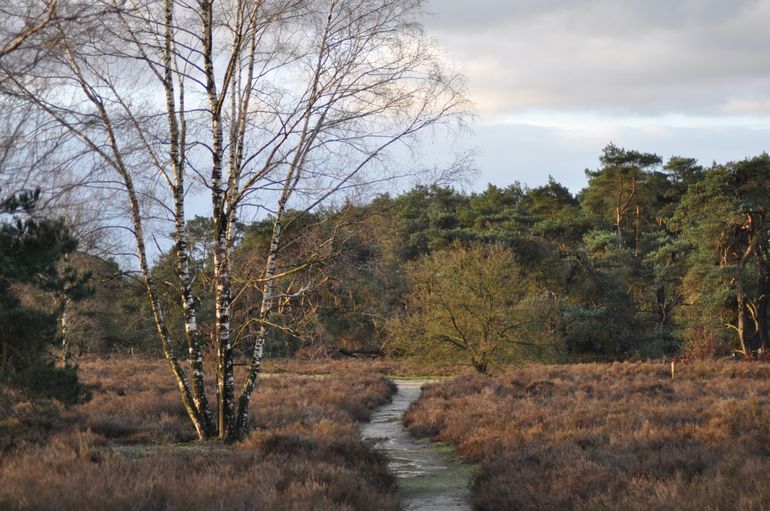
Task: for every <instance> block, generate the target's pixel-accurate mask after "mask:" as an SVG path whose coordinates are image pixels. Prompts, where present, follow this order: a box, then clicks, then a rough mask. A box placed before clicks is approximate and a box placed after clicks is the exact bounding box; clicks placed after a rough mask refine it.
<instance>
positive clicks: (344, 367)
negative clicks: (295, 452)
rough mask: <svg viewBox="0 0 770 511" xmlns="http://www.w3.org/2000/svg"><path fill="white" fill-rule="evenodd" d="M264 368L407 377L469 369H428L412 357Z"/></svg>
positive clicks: (291, 361)
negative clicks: (375, 373) (362, 372)
mask: <svg viewBox="0 0 770 511" xmlns="http://www.w3.org/2000/svg"><path fill="white" fill-rule="evenodd" d="M263 367H264V370H265V371H266V372H269V373H290V374H331V373H338V372H345V371H353V372H356V371H361V370H362V368H365V369H366V370H367V371H371V372H377V373H382V374H388V375H392V376H404V377H425V376H454V375H457V374H462V373H464V372H467V371H468V370H469V369H468V366H467V365H466V366H463V365H459V364H441V365H440V367H433V366H431V367H429V368H427V367H426V366H425V364H424V363H423V362H421V361H419V360H416V359H411V358H399V359H393V358H373V359H367V358H343V359H332V358H310V359H303V358H276V359H268V360H266V361H265V363H264V366H263Z"/></svg>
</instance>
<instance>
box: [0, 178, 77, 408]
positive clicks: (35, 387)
mask: <svg viewBox="0 0 770 511" xmlns="http://www.w3.org/2000/svg"><path fill="white" fill-rule="evenodd" d="M39 195H40V193H39V191H38V192H27V193H20V194H18V195H12V196H10V197H8V198H6V199H4V200H2V201H0V379H2V380H7V381H11V382H12V383H14V384H20V385H22V386H24V387H27V388H28V389H29V390H32V391H34V392H36V393H39V394H45V395H50V396H52V397H56V398H59V399H61V400H63V401H74V400H75V399H77V396H78V393H79V386H78V383H77V374H76V370H75V368H72V367H66V368H63V369H62V368H55V367H53V365H52V364H50V363H49V362H50V360H48V358H47V356H46V352H47V348H48V346H49V345H50V344H51V343H52V341H54V339H55V338H56V317H55V315H51V314H48V313H46V312H45V311H43V310H40V309H38V308H33V307H29V306H26V305H25V304H23V303H22V301H21V300H20V299H19V296H18V290H19V288H20V287H22V286H32V287H34V288H37V289H40V290H44V291H50V290H51V289H52V286H53V285H54V284H55V283H63V282H66V281H67V280H68V279H69V277H70V276H72V275H73V273H72V272H69V273H68V274H64V275H62V274H61V273H60V271H59V262H60V261H61V259H62V258H63V257H65V256H66V255H67V254H69V253H71V252H73V251H74V250H75V249H76V248H77V240H76V239H75V238H73V237H72V236H71V234H70V233H69V231H68V230H67V228H66V226H65V225H64V223H63V222H62V221H60V220H59V221H52V220H46V219H36V218H34V217H33V216H32V212H33V210H34V208H35V203H36V201H37V199H38V197H39ZM78 280H79V282H81V283H82V284H83V285H85V279H84V277H80V278H79V279H78ZM61 288H62V289H64V287H63V285H62V286H61ZM73 298H76V297H73Z"/></svg>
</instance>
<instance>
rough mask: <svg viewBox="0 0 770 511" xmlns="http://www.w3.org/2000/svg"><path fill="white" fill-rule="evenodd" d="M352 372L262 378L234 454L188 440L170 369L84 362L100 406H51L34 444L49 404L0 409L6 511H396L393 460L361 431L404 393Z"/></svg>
mask: <svg viewBox="0 0 770 511" xmlns="http://www.w3.org/2000/svg"><path fill="white" fill-rule="evenodd" d="M344 368H345V372H344V374H343V373H339V372H338V373H331V374H328V375H327V376H325V377H323V378H316V377H312V376H300V375H282V376H275V377H266V378H263V379H261V380H260V382H259V387H258V389H257V391H256V392H255V394H254V398H253V402H254V406H253V408H252V412H251V413H252V417H251V423H252V425H253V430H252V432H251V434H250V435H249V437H248V438H247V439H246V440H245V441H244V442H242V443H240V444H235V445H226V444H221V443H214V442H211V443H206V442H190V441H191V440H193V439H195V431H194V430H193V428H192V426H191V424H190V421H189V420H188V418H187V416H186V414H185V411H184V409H183V408H182V405H181V403H180V400H179V396H178V391H177V389H176V388H175V382H174V380H173V377H172V376H171V375H170V373H169V371H168V368H167V366H166V365H165V363H164V362H162V361H153V360H146V359H124V358H119V359H115V358H113V359H110V360H106V361H105V360H91V361H86V362H84V363H82V364H81V365H80V377H81V381H82V382H83V384H84V387H85V389H86V391H87V392H90V393H91V398H90V399H89V400H88V401H87V402H85V403H83V404H81V405H77V406H74V407H71V408H69V409H62V408H61V407H56V408H55V409H52V410H51V411H50V413H49V414H48V416H49V419H48V420H47V422H45V423H44V424H42V425H38V427H37V428H36V429H35V435H34V442H32V441H30V436H29V435H27V436H25V435H24V429H25V428H27V427H30V426H31V424H30V422H29V421H30V420H31V419H25V417H27V416H25V415H24V411H25V408H27V407H40V406H41V405H40V404H39V403H37V402H33V401H31V402H26V403H19V402H18V400H17V401H16V403H15V405H14V406H13V407H12V408H5V409H3V410H2V412H3V415H2V416H0V421H1V423H2V426H3V436H4V437H5V454H4V457H3V459H2V461H0V480H1V481H2V485H0V509H41V510H42V509H46V510H49V509H52V510H55V509H61V510H65V509H79V510H89V509H94V510H96V509H113V510H122V509H150V510H152V509H157V510H160V509H191V510H195V509H200V510H204V509H205V510H216V509H227V510H235V509H271V510H292V509H294V510H305V509H314V510H332V509H334V510H338V509H349V510H355V509H365V510H371V509H378V510H379V509H385V510H388V509H398V508H399V502H398V498H397V496H396V493H395V491H396V485H395V482H394V479H393V478H392V476H391V475H390V474H389V473H388V472H387V467H386V463H385V460H384V458H383V457H382V456H381V455H379V454H377V453H376V452H374V451H373V450H372V449H371V448H370V447H369V446H368V445H367V444H366V443H364V442H363V441H362V440H361V439H360V438H359V435H358V428H357V422H358V421H360V420H365V419H366V418H367V417H368V415H369V412H370V410H371V409H372V408H374V407H376V406H378V405H380V404H383V403H385V402H387V401H388V400H389V399H390V396H391V394H392V393H393V392H394V390H395V387H394V386H393V384H392V383H390V382H389V381H388V380H386V379H385V378H384V377H382V376H381V375H380V374H377V373H372V372H364V371H363V370H362V369H363V368H362V366H360V365H359V366H358V367H357V368H356V367H353V366H352V365H346V366H344ZM27 415H29V416H39V415H40V414H39V413H37V414H31V413H30V414H27ZM24 420H27V422H26V423H25V422H24ZM43 431H44V432H45V434H43ZM9 439H15V443H14V442H12V441H11V440H9Z"/></svg>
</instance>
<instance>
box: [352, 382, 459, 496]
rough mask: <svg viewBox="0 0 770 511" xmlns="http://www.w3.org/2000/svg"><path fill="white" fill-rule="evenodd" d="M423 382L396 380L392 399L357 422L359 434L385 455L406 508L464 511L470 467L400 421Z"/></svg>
mask: <svg viewBox="0 0 770 511" xmlns="http://www.w3.org/2000/svg"><path fill="white" fill-rule="evenodd" d="M427 381H428V380H402V381H397V382H396V384H397V385H398V393H397V394H395V395H394V396H393V402H392V403H390V404H387V405H384V406H382V407H380V408H378V409H377V410H375V411H374V413H373V414H372V416H371V421H370V422H368V423H362V424H361V436H362V437H363V438H365V439H370V440H373V441H375V442H376V443H375V446H376V448H377V449H379V450H381V451H383V452H384V453H385V454H386V455H387V456H388V458H389V460H390V463H389V466H390V469H391V470H392V471H393V473H394V474H395V475H396V476H397V477H398V484H399V486H400V488H401V495H402V498H403V499H404V504H405V507H406V509H408V510H410V511H468V510H470V505H469V504H468V497H469V494H470V491H469V489H468V484H469V482H470V477H471V468H470V467H469V466H467V465H463V464H461V463H458V462H457V461H454V460H453V459H452V458H451V456H450V454H449V453H447V452H443V451H440V450H438V449H436V447H435V446H434V445H432V444H430V443H428V442H426V441H419V440H416V439H414V438H413V437H412V436H411V435H410V434H409V432H408V431H407V430H406V429H405V428H404V427H403V426H402V424H401V419H402V417H403V416H404V412H405V411H406V409H407V408H408V407H409V405H410V404H411V403H412V402H413V401H415V400H416V399H417V398H418V397H420V387H421V386H422V385H423V384H424V383H426V382H427Z"/></svg>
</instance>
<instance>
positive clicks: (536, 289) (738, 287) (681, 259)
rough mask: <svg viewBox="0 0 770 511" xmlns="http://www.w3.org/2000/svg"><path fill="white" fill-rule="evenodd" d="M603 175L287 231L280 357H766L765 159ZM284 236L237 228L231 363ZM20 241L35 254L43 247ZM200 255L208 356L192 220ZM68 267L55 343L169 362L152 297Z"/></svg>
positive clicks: (105, 274)
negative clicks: (261, 278) (264, 262)
mask: <svg viewBox="0 0 770 511" xmlns="http://www.w3.org/2000/svg"><path fill="white" fill-rule="evenodd" d="M599 160H600V162H601V166H600V167H599V168H597V169H596V170H589V171H586V174H587V177H588V185H587V186H586V187H585V188H584V189H583V190H580V191H579V192H578V193H577V194H572V193H571V192H570V191H569V190H568V189H567V188H565V187H564V186H562V185H560V184H559V183H557V182H555V181H554V180H553V179H551V180H550V181H549V182H548V184H547V185H544V186H540V187H534V188H530V187H527V186H526V185H523V184H520V183H513V184H511V185H509V186H507V187H505V188H501V187H497V186H494V185H489V186H488V187H487V189H486V190H484V191H483V192H473V193H463V192H460V191H457V190H455V189H454V188H451V187H441V186H432V187H416V188H413V189H411V190H409V191H407V192H405V193H402V194H399V195H394V196H391V195H389V194H381V195H378V196H376V197H375V198H374V199H373V200H371V201H369V202H366V203H353V202H346V203H343V204H341V205H339V206H336V207H329V208H326V209H324V210H321V211H317V212H313V213H302V212H299V211H287V213H286V218H287V219H288V220H287V227H286V230H285V239H286V242H285V243H286V246H287V247H289V248H288V249H287V250H286V251H285V253H284V259H283V261H282V263H281V266H280V267H279V269H278V272H279V273H285V274H286V275H285V276H284V277H283V278H281V279H280V280H277V283H278V284H277V286H278V287H280V296H281V299H280V304H279V305H278V306H277V307H276V310H275V311H274V312H273V313H272V316H271V319H270V322H271V325H272V326H274V331H273V333H272V335H271V336H270V338H269V340H268V342H267V344H266V346H265V352H266V355H267V356H268V357H286V356H298V355H299V356H307V357H312V356H315V355H321V356H331V355H335V356H342V357H344V356H352V355H371V356H378V355H385V354H387V355H389V356H393V357H417V358H421V359H422V360H421V363H427V364H435V365H441V364H445V363H450V364H455V365H468V366H472V367H473V368H475V369H477V370H479V371H481V372H489V371H492V370H493V368H495V367H498V368H499V367H503V366H507V365H510V364H521V363H523V362H525V361H542V362H580V361H613V360H646V359H655V358H661V357H672V356H683V357H687V358H711V357H719V356H729V355H731V354H732V355H734V356H742V357H754V356H757V355H758V354H760V353H761V351H762V350H763V349H764V348H765V347H766V344H767V336H768V331H767V329H768V326H767V299H766V296H767V286H768V285H770V282H769V281H768V264H770V261H769V260H768V254H767V239H766V236H764V234H765V233H766V232H767V229H768V225H767V222H768V220H767V217H768V208H770V187H769V184H770V183H769V182H768V179H769V178H770V157H768V156H767V155H766V154H763V155H759V156H756V157H752V158H747V159H746V160H743V161H738V162H730V163H726V164H714V165H712V166H711V167H708V168H704V167H702V166H700V165H698V163H697V161H695V160H694V159H690V158H683V157H676V158H671V159H670V160H669V161H667V162H665V163H663V162H662V161H661V158H660V157H659V156H657V155H655V154H649V153H641V152H638V151H635V150H627V149H623V148H619V147H616V146H614V145H612V144H610V145H608V146H607V147H606V148H605V149H604V151H603V153H602V154H601V155H600V157H599ZM272 222H273V219H272V218H266V219H265V220H262V221H258V222H254V223H251V224H248V225H238V232H237V242H236V244H235V247H234V253H233V260H234V270H233V284H234V287H235V292H234V294H235V295H236V296H237V299H235V300H234V301H233V312H232V317H233V320H232V328H233V331H234V332H237V335H236V340H235V346H236V350H237V349H238V348H237V347H238V345H239V341H240V339H241V338H243V339H247V338H248V337H249V336H254V335H255V334H256V330H255V328H254V323H253V317H254V311H256V310H259V307H260V304H261V300H262V295H261V292H260V284H259V283H258V282H257V281H256V279H255V266H257V265H258V263H255V258H256V257H259V255H260V254H262V253H264V252H265V251H267V249H268V245H269V242H270V233H271V230H272ZM8 228H9V229H11V228H16V227H13V226H10V225H9V226H8ZM9 234H10V233H9ZM19 234H21V236H22V239H25V241H26V240H28V241H27V242H29V243H33V242H34V240H35V239H36V238H38V237H42V236H44V234H43V233H40V234H38V233H37V232H36V231H31V230H30V231H29V234H26V233H17V234H16V236H17V237H18V236H19ZM25 234H26V238H23V236H24V235H25ZM187 236H188V240H189V244H190V266H191V274H192V280H193V281H194V282H195V284H194V286H193V294H194V296H195V304H196V309H197V311H198V317H199V320H198V321H199V324H200V329H201V331H202V332H203V336H204V338H206V339H209V343H208V348H207V349H208V350H210V349H212V347H213V344H212V341H211V339H212V332H213V320H214V316H215V311H214V310H213V309H212V308H211V307H210V306H208V308H207V305H206V304H210V303H212V300H211V295H212V293H213V287H212V284H211V283H212V279H213V272H212V264H213V253H212V252H213V249H212V239H213V238H212V237H213V234H212V222H211V219H207V218H203V217H196V218H194V219H193V220H191V221H190V222H189V223H188V224H187ZM9 246H10V245H9ZM17 250H21V247H19V248H17ZM61 250H62V251H66V250H68V247H66V246H64V247H62V248H61ZM70 250H71V251H70V252H67V259H66V261H67V263H66V267H67V270H66V271H64V272H63V273H62V274H61V275H57V276H56V279H54V280H58V281H55V282H50V281H49V282H46V283H40V284H39V285H38V286H37V289H36V290H34V291H33V289H30V288H28V289H27V292H28V293H31V294H30V296H34V297H35V299H36V300H35V301H36V303H49V304H50V306H48V307H46V308H41V309H40V310H38V311H36V312H37V313H39V314H41V315H45V314H48V315H52V316H55V317H56V320H57V321H58V324H59V325H61V324H62V318H63V317H64V316H66V318H67V321H66V324H67V327H66V332H65V331H61V328H60V329H59V332H58V338H59V341H58V342H60V343H62V346H65V347H66V350H67V351H70V352H71V351H74V352H77V354H79V355H83V354H102V355H103V354H109V353H113V352H117V353H124V354H125V353H136V354H140V353H143V354H148V355H160V346H159V343H158V342H156V340H155V338H154V337H155V335H154V328H155V325H154V324H153V320H152V314H151V311H150V310H149V309H148V305H147V303H146V300H145V296H144V290H143V288H142V286H141V285H140V284H138V283H136V281H135V280H134V279H132V278H131V277H130V276H128V275H126V274H125V273H124V271H123V270H122V269H121V268H120V267H119V265H117V263H115V262H114V261H110V260H104V259H100V258H96V257H90V256H89V255H88V254H86V253H82V252H78V251H77V250H76V249H70ZM21 253H22V254H23V252H21ZM10 255H11V254H9V256H10ZM41 255H43V254H41ZM9 256H6V257H9ZM19 257H22V256H19ZM23 258H24V260H25V263H26V264H32V263H33V262H34V259H33V258H30V257H28V256H23ZM44 263H45V262H44V261H40V264H44ZM151 271H152V273H153V275H154V277H155V279H156V280H157V281H158V282H160V283H163V284H162V285H161V286H160V288H159V289H160V296H161V300H162V303H163V309H164V311H166V315H167V317H168V321H169V324H170V328H171V330H172V334H173V335H172V337H173V338H175V339H181V338H183V332H184V317H183V310H182V307H181V306H180V305H179V304H178V303H177V301H176V300H175V297H174V289H175V288H174V286H172V285H171V283H172V282H173V280H174V272H175V268H174V254H173V250H171V251H169V252H165V253H162V254H159V255H158V257H157V261H156V262H155V263H154V265H153V266H152V269H151ZM84 277H85V279H84ZM84 287H86V288H89V290H90V291H89V292H87V293H84V292H83V288H84ZM46 294H47V296H46V298H44V299H42V297H43V296H44V295H46ZM453 318H454V323H453ZM10 328H11V324H10V323H9V324H8V327H6V329H10ZM4 330H5V329H4ZM244 344H245V341H244ZM61 349H62V350H63V349H65V348H61ZM175 349H176V350H177V351H178V352H179V353H182V352H183V351H184V346H182V345H179V346H175ZM62 356H64V355H63V354H62ZM68 356H69V355H68ZM6 358H7V359H8V363H9V364H13V363H14V362H13V359H12V358H11V357H10V356H7V357H6Z"/></svg>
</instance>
